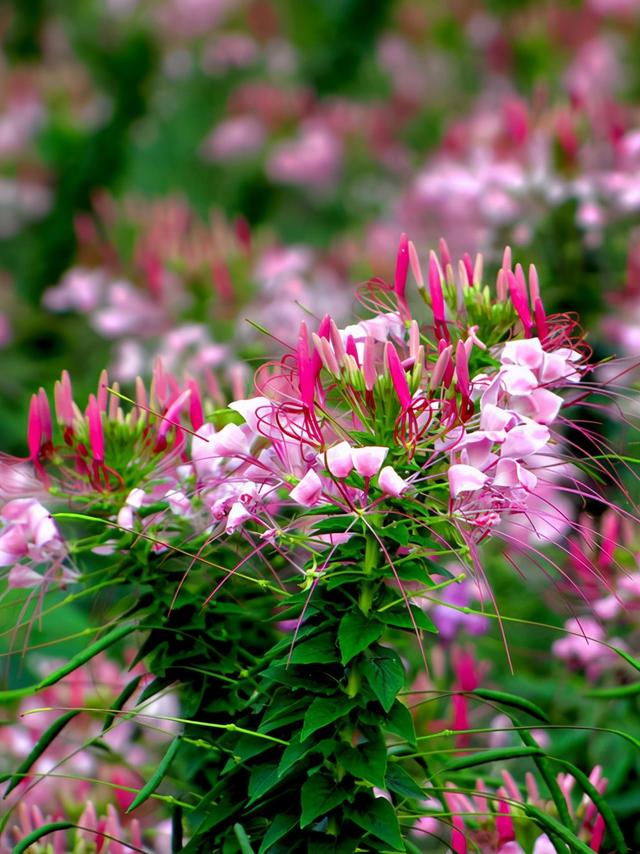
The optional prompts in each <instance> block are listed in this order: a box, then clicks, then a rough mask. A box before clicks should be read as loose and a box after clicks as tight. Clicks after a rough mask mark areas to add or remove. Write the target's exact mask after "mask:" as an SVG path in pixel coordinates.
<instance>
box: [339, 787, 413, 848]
mask: <svg viewBox="0 0 640 854" xmlns="http://www.w3.org/2000/svg"><path fill="white" fill-rule="evenodd" d="M346 813H347V816H348V817H349V818H350V819H351V821H353V822H354V823H355V824H357V825H358V827H361V828H362V829H363V830H366V831H367V833H371V834H372V835H373V836H375V837H377V838H378V839H381V840H382V841H383V842H384V843H386V845H389V846H391V849H392V850H393V851H404V850H405V848H404V843H403V841H402V836H401V835H400V827H399V825H398V816H397V815H396V811H395V810H394V808H393V807H392V806H391V804H390V803H389V801H387V800H386V798H366V799H364V798H362V799H360V800H359V802H357V803H356V804H355V805H354V806H353V807H349V808H348V809H347V810H346Z"/></svg>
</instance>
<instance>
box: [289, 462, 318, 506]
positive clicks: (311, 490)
mask: <svg viewBox="0 0 640 854" xmlns="http://www.w3.org/2000/svg"><path fill="white" fill-rule="evenodd" d="M321 495H322V481H321V480H320V478H319V477H318V475H317V474H316V473H315V471H314V470H313V469H309V471H308V472H307V473H306V474H305V476H304V477H303V478H302V480H301V481H300V482H299V483H298V484H297V485H296V486H294V487H293V489H292V490H291V492H290V493H289V497H290V498H291V500H292V501H295V502H296V504H301V505H302V506H303V507H313V505H314V504H316V503H317V502H318V499H319V498H320V496H321Z"/></svg>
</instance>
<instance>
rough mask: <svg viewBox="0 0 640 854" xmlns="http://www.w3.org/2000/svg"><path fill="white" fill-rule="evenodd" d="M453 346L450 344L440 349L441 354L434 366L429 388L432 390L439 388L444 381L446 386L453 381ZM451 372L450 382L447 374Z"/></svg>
mask: <svg viewBox="0 0 640 854" xmlns="http://www.w3.org/2000/svg"><path fill="white" fill-rule="evenodd" d="M452 350H453V348H452V346H451V344H448V345H447V346H445V347H443V348H442V350H440V355H439V356H438V359H437V361H436V363H435V365H434V366H433V371H432V373H431V379H430V381H429V388H430V389H431V390H433V389H435V388H437V387H438V386H439V385H440V383H441V382H442V383H443V385H444V386H445V388H448V387H449V384H450V382H451V378H450V377H451V372H452V371H453V360H452V358H451V353H452ZM447 374H449V382H447V381H446V375H447Z"/></svg>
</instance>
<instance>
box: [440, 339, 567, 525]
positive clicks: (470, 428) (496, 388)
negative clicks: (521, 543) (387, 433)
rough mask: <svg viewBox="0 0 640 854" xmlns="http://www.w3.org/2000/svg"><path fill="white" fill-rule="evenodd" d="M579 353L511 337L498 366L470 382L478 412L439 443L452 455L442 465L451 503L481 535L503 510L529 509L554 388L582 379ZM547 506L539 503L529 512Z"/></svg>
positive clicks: (555, 407) (541, 470) (543, 459)
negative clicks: (448, 463)
mask: <svg viewBox="0 0 640 854" xmlns="http://www.w3.org/2000/svg"><path fill="white" fill-rule="evenodd" d="M580 358H581V357H580V354H579V353H577V352H576V351H575V350H571V349H569V348H566V347H560V348H558V349H557V350H553V351H547V350H545V349H544V348H543V346H542V343H541V342H540V339H539V338H528V339H525V340H521V341H509V342H507V344H505V345H504V347H502V348H501V350H500V353H499V354H498V359H499V365H500V366H499V369H498V371H497V372H496V373H495V374H493V375H480V376H477V377H476V378H475V379H474V380H473V381H472V396H473V397H474V398H476V399H477V400H478V401H479V417H477V418H474V419H472V420H471V421H470V422H469V423H468V424H467V425H465V426H464V427H460V428H457V430H455V431H451V433H449V435H448V436H447V437H446V439H445V441H444V443H442V445H441V447H443V449H444V450H448V451H449V452H450V454H451V460H452V465H451V467H450V468H449V471H448V478H449V486H450V490H451V499H452V509H453V511H454V512H455V513H456V514H458V515H459V516H460V517H461V518H464V519H465V521H466V522H468V523H469V524H470V525H472V527H473V528H475V529H476V532H477V534H478V536H482V535H483V533H486V532H487V531H488V530H490V529H491V528H492V527H493V526H495V525H497V524H498V523H499V522H500V521H501V516H502V514H503V512H504V511H505V510H507V511H508V512H510V513H525V514H527V513H528V509H529V508H528V504H529V499H530V496H531V495H535V493H536V490H537V488H538V483H539V480H540V481H542V482H543V483H544V481H545V478H546V479H547V480H548V479H549V475H548V473H547V472H548V468H549V462H548V456H549V452H550V449H551V447H552V445H553V442H554V437H553V433H552V429H551V428H552V426H553V425H554V423H555V422H556V420H557V418H558V413H559V411H560V407H561V406H562V402H563V401H562V397H561V396H560V395H558V394H556V393H555V392H554V391H552V390H551V389H552V388H555V387H557V386H562V385H566V384H567V383H577V382H579V381H580V377H581V370H580V368H579V364H578V363H579V361H580ZM552 512H553V507H549V508H548V509H547V510H545V509H541V508H538V509H537V510H536V511H535V513H534V514H533V515H534V519H533V520H531V522H532V525H533V527H534V528H535V517H536V516H540V517H542V519H544V517H545V515H548V514H550V513H552Z"/></svg>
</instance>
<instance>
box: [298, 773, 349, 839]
mask: <svg viewBox="0 0 640 854" xmlns="http://www.w3.org/2000/svg"><path fill="white" fill-rule="evenodd" d="M346 797H347V793H346V791H345V790H344V789H341V788H339V787H338V786H337V785H336V782H335V780H333V779H332V778H331V777H328V776H326V775H325V774H321V773H317V774H314V775H313V776H312V777H309V779H308V780H307V781H306V782H305V783H304V785H303V786H302V794H301V798H302V815H301V816H300V828H301V829H303V828H305V827H307V826H308V825H309V824H311V823H312V822H313V821H315V820H316V819H317V818H319V817H320V816H321V815H326V814H327V813H328V812H330V811H331V810H332V809H334V807H337V806H339V805H340V804H341V803H342V802H343V801H344V800H345V798H346Z"/></svg>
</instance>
